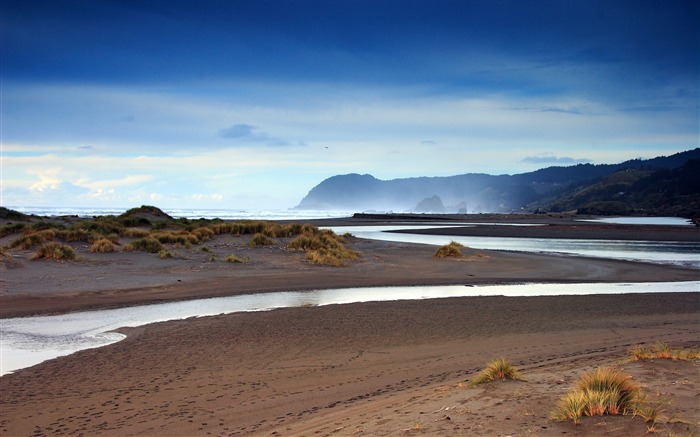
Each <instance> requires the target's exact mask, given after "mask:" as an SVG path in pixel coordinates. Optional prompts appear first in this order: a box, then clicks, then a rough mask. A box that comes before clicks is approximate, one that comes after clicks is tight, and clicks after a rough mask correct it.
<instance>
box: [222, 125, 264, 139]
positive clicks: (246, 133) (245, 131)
mask: <svg viewBox="0 0 700 437" xmlns="http://www.w3.org/2000/svg"><path fill="white" fill-rule="evenodd" d="M254 129H255V126H251V125H249V124H244V123H241V124H234V125H233V126H231V127H229V128H226V129H221V130H220V131H219V135H220V136H221V137H223V138H254V137H255V135H254V134H253V130H254Z"/></svg>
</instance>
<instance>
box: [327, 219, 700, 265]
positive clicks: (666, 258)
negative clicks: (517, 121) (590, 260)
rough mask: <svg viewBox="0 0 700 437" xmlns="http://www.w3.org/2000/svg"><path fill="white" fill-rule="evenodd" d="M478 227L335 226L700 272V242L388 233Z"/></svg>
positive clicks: (383, 236)
mask: <svg viewBox="0 0 700 437" xmlns="http://www.w3.org/2000/svg"><path fill="white" fill-rule="evenodd" d="M475 225H476V224H474V223H471V224H470V223H465V224H461V225H437V224H421V225H415V226H411V225H400V226H334V227H331V228H330V229H332V230H333V231H334V232H335V233H337V234H340V235H342V234H344V233H346V232H349V233H350V234H352V235H354V236H356V237H361V238H367V239H374V240H383V241H397V242H403V243H420V244H430V245H434V246H442V245H444V244H448V243H449V242H450V241H456V242H458V243H461V244H463V245H465V246H468V247H471V248H474V249H485V250H510V251H517V252H533V253H546V254H560V255H571V256H589V257H595V258H609V259H622V260H630V261H644V262H651V263H656V264H674V265H680V266H683V267H690V268H695V269H700V242H692V241H690V242H688V241H627V240H582V239H560V238H514V237H471V236H458V235H455V236H451V235H421V234H403V233H400V234H399V233H393V232H387V231H390V230H399V229H401V230H410V229H430V228H438V227H439V228H456V227H464V226H475Z"/></svg>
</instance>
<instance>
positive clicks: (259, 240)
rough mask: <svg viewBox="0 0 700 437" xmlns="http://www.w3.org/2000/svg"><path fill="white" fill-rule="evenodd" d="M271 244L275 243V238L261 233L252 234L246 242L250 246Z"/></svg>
mask: <svg viewBox="0 0 700 437" xmlns="http://www.w3.org/2000/svg"><path fill="white" fill-rule="evenodd" d="M273 244H275V240H273V239H272V238H270V237H268V236H267V235H265V234H262V233H257V234H255V235H253V238H251V239H250V243H248V245H249V246H250V247H260V246H272V245H273Z"/></svg>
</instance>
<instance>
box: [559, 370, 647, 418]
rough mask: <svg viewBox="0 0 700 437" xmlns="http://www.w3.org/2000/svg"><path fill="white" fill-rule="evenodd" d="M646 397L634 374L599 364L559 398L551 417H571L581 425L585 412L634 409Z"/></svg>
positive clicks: (630, 410) (630, 411) (626, 412)
mask: <svg viewBox="0 0 700 437" xmlns="http://www.w3.org/2000/svg"><path fill="white" fill-rule="evenodd" d="M643 400H644V399H643V396H642V391H641V388H640V387H639V385H638V384H636V383H635V382H634V381H632V377H630V376H629V375H627V374H625V373H624V372H622V370H619V369H614V368H611V367H608V368H599V369H596V370H594V371H591V372H588V373H585V374H584V375H583V376H581V378H580V379H579V380H578V381H577V382H576V384H575V386H574V389H573V390H572V391H570V392H569V393H567V394H566V395H565V396H563V397H562V398H561V399H560V400H559V402H558V403H557V407H556V409H555V410H554V411H553V412H552V413H551V415H550V417H551V418H552V419H553V420H567V419H570V420H572V421H573V422H574V424H575V425H578V424H580V423H581V418H582V417H583V416H602V415H606V414H610V415H616V414H629V413H634V412H635V411H636V410H637V409H640V406H641V403H642V402H643Z"/></svg>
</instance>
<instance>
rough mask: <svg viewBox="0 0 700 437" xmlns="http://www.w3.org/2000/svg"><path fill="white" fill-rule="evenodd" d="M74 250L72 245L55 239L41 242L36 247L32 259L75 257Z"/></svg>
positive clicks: (67, 258)
mask: <svg viewBox="0 0 700 437" xmlns="http://www.w3.org/2000/svg"><path fill="white" fill-rule="evenodd" d="M75 256H76V255H75V250H73V248H72V247H70V246H68V245H65V244H62V243H58V242H55V241H51V242H48V243H46V244H43V245H42V246H41V247H39V249H37V251H36V253H35V254H34V256H32V260H38V259H53V260H57V261H64V260H72V259H75Z"/></svg>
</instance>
